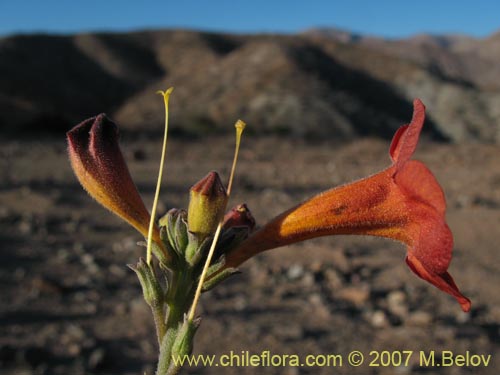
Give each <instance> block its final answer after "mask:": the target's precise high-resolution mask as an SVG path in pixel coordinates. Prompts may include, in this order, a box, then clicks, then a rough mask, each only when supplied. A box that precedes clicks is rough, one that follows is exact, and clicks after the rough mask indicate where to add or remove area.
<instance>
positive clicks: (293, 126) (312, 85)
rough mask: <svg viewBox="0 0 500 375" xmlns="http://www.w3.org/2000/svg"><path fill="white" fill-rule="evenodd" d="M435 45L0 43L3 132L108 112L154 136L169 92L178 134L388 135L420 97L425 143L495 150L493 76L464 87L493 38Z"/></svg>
mask: <svg viewBox="0 0 500 375" xmlns="http://www.w3.org/2000/svg"><path fill="white" fill-rule="evenodd" d="M443 40H444V39H443ZM443 40H438V41H436V40H434V39H432V38H431V39H430V41H429V40H427V39H425V38H423V39H422V40H419V39H415V38H413V39H409V40H401V41H384V40H381V39H376V38H363V37H356V38H346V37H345V35H344V37H343V38H338V37H335V35H332V34H331V33H330V34H328V33H325V32H308V33H304V34H301V35H295V36H284V35H254V36H248V35H247V36H241V35H228V34H213V33H200V32H191V31H182V30H178V31H149V32H136V33H127V34H102V33H101V34H82V35H75V36H57V37H55V36H44V35H34V36H13V37H6V38H3V39H0V129H2V132H4V133H11V134H12V133H14V134H15V133H17V132H19V131H24V130H25V131H33V130H39V131H61V130H63V129H67V128H68V127H69V126H71V125H72V124H74V123H76V122H78V121H80V120H82V119H84V118H85V117H89V116H91V115H94V114H96V113H98V112H107V113H108V114H110V115H111V116H112V117H114V118H115V119H116V120H117V121H118V122H119V123H120V124H121V125H122V127H123V128H124V129H126V130H129V131H134V132H145V133H155V132H159V131H161V128H162V121H163V111H162V109H161V101H160V100H159V98H158V97H157V96H156V95H155V92H156V90H158V89H165V88H166V87H168V86H175V87H176V91H175V95H174V96H173V98H172V105H173V107H172V116H173V117H172V119H173V121H172V123H173V124H172V125H173V129H174V130H177V131H180V132H188V133H190V132H191V133H192V132H197V133H199V132H213V131H222V130H223V129H228V128H229V129H230V128H231V126H230V125H231V124H232V123H233V122H234V121H235V120H236V119H237V118H242V119H244V120H245V121H247V122H248V123H250V124H251V129H252V130H253V131H254V132H256V133H259V134H266V133H270V132H272V133H276V132H279V133H284V134H293V135H295V136H305V135H311V136H317V137H318V136H319V137H335V138H337V137H338V138H352V137H355V136H357V135H381V136H385V137H389V136H390V135H391V134H392V132H393V131H394V129H395V128H396V127H398V126H399V125H401V124H402V123H403V122H405V121H407V120H408V116H409V114H410V113H411V101H412V99H413V98H414V97H420V98H422V99H423V100H424V102H425V103H426V104H427V106H428V109H429V120H430V121H429V126H428V130H429V131H430V132H431V133H432V134H433V135H434V136H436V137H445V138H448V139H451V140H454V141H464V140H479V141H485V142H499V141H500V130H499V126H498V125H497V124H499V123H500V85H499V86H497V85H496V84H495V83H494V80H493V79H492V78H491V77H495V76H496V73H495V72H496V71H495V69H493V68H492V69H489V70H488V69H484V71H485V72H486V71H487V73H485V74H484V77H486V76H487V75H489V76H488V77H490V78H488V79H487V78H481V79H479V78H478V79H477V80H476V81H473V80H471V78H470V77H471V76H474V75H473V74H472V73H471V72H472V70H473V68H474V66H473V65H471V64H472V62H471V61H472V60H471V58H470V56H476V55H477V56H481V58H478V64H480V66H490V65H491V64H490V63H489V62H488V61H493V59H494V56H496V55H495V51H496V50H497V49H499V48H500V47H498V46H497V44H498V43H500V40H499V38H498V37H496V36H492V37H491V38H488V39H487V40H486V39H485V40H473V39H460V40H458V39H457V40H453V42H446V43H445V42H444V41H443ZM438 42H439V43H438ZM484 46H486V47H484ZM495 48H496V49H495ZM408 51H410V52H408ZM422 51H423V52H422ZM486 52H488V53H486ZM422 53H423V54H424V55H425V56H424V57H421V58H417V57H418V56H421V55H422ZM416 56H417V57H416ZM443 56H444V57H443ZM450 61H451V62H453V64H454V65H453V64H451V65H450V64H448V62H450ZM481 64H482V65H481ZM488 64H490V65H488ZM449 66H452V67H451V68H447V67H449ZM457 66H458V67H460V69H459V68H457ZM498 77H500V72H499V73H498ZM482 80H483V81H488V82H490V84H489V85H488V84H486V83H485V84H483V83H481V82H482ZM499 81H500V80H499Z"/></svg>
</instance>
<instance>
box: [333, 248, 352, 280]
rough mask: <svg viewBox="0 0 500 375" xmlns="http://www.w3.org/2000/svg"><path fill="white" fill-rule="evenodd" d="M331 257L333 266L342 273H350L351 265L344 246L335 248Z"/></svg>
mask: <svg viewBox="0 0 500 375" xmlns="http://www.w3.org/2000/svg"><path fill="white" fill-rule="evenodd" d="M331 257H332V258H333V260H332V263H333V266H334V267H335V268H336V269H337V270H339V271H340V272H341V273H343V274H348V273H349V272H350V271H351V265H350V264H349V260H348V259H347V257H346V256H345V253H344V250H343V249H342V248H337V249H334V250H333V252H332V255H331Z"/></svg>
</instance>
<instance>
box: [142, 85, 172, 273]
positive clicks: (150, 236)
mask: <svg viewBox="0 0 500 375" xmlns="http://www.w3.org/2000/svg"><path fill="white" fill-rule="evenodd" d="M173 90H174V88H173V87H170V88H169V89H168V90H167V91H158V93H159V94H161V95H163V100H164V102H165V132H164V135H163V146H162V150H161V159H160V170H159V171H158V181H157V182H156V192H155V198H154V201H153V208H152V209H151V219H150V221H149V231H148V246H147V256H146V262H147V263H148V265H150V264H151V246H152V240H153V228H154V225H155V215H156V207H157V206H158V197H159V195H160V187H161V180H162V176H163V165H164V164H165V154H166V152H167V139H168V99H169V98H170V94H171V93H172V91H173Z"/></svg>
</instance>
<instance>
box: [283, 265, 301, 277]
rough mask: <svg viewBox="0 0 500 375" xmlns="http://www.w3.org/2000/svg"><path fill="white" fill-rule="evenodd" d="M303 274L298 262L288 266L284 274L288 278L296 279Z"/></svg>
mask: <svg viewBox="0 0 500 375" xmlns="http://www.w3.org/2000/svg"><path fill="white" fill-rule="evenodd" d="M303 274H304V268H303V267H302V266H301V265H300V264H293V265H292V266H290V268H288V271H287V273H286V276H287V277H288V278H289V279H290V280H297V279H299V278H300V277H302V275H303Z"/></svg>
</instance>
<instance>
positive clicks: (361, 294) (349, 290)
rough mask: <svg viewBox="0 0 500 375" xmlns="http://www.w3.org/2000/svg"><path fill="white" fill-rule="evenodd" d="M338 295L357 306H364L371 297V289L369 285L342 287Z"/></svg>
mask: <svg viewBox="0 0 500 375" xmlns="http://www.w3.org/2000/svg"><path fill="white" fill-rule="evenodd" d="M336 296H337V298H339V299H341V300H344V301H347V302H350V303H352V304H353V305H354V306H356V307H362V306H363V305H364V304H365V303H366V302H367V301H368V298H369V297H370V289H369V288H368V286H359V287H358V286H348V287H346V288H344V289H341V290H340V291H339V292H338V293H337V294H336Z"/></svg>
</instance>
